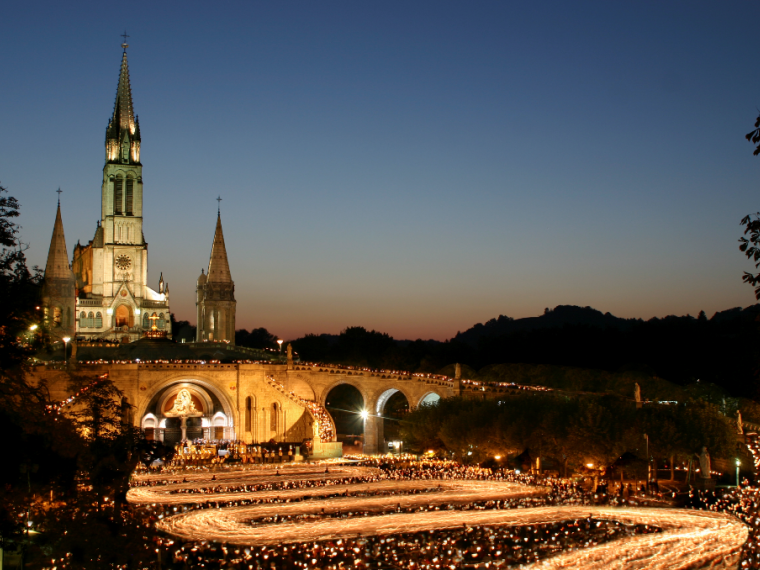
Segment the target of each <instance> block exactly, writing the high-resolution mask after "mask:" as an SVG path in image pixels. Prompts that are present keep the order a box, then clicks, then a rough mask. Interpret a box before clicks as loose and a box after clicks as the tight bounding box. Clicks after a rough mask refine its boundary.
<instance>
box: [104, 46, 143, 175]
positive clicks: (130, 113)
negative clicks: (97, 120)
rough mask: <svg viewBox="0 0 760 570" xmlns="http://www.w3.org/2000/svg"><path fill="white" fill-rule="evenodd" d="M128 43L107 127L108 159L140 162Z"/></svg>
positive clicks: (137, 123) (133, 162)
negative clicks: (111, 114)
mask: <svg viewBox="0 0 760 570" xmlns="http://www.w3.org/2000/svg"><path fill="white" fill-rule="evenodd" d="M126 46H127V44H126V43H125V44H122V47H124V53H123V54H122V56H121V70H120V72H119V84H118V86H117V87H116V102H115V103H114V107H113V116H112V117H111V119H110V120H109V122H108V128H107V129H106V160H107V161H108V162H117V163H122V164H139V163H140V125H139V122H138V120H137V117H136V116H135V114H134V107H133V105H132V87H131V86H130V83H129V63H128V62H127V48H126Z"/></svg>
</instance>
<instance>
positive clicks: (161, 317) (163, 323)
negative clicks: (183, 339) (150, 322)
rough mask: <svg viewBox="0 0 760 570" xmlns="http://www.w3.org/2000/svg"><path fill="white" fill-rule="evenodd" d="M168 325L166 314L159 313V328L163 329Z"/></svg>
mask: <svg viewBox="0 0 760 570" xmlns="http://www.w3.org/2000/svg"><path fill="white" fill-rule="evenodd" d="M165 326H166V319H164V314H163V313H159V314H158V328H160V329H163V328H164V327H165Z"/></svg>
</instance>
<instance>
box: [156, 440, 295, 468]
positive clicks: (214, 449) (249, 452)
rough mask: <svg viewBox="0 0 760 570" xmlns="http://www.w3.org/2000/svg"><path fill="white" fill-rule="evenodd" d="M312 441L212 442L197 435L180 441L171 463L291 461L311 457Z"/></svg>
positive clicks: (214, 463)
mask: <svg viewBox="0 0 760 570" xmlns="http://www.w3.org/2000/svg"><path fill="white" fill-rule="evenodd" d="M308 445H309V444H308V442H304V443H302V444H301V445H299V446H296V445H295V444H293V443H285V444H278V443H274V442H269V443H264V444H262V443H259V444H250V443H245V442H244V441H229V440H219V441H213V442H212V441H208V440H205V439H195V440H191V441H187V442H179V443H177V445H176V446H175V448H174V457H173V459H172V460H171V462H170V467H184V466H199V465H222V464H225V463H226V464H230V463H242V464H249V463H250V464H270V463H290V462H293V461H295V459H296V456H297V455H302V456H303V455H306V456H307V457H308Z"/></svg>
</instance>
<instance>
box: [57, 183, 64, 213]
mask: <svg viewBox="0 0 760 570" xmlns="http://www.w3.org/2000/svg"><path fill="white" fill-rule="evenodd" d="M61 192H63V190H61V187H60V186H59V187H58V190H56V193H57V194H58V207H59V208H60V207H61Z"/></svg>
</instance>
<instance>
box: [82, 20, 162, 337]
mask: <svg viewBox="0 0 760 570" xmlns="http://www.w3.org/2000/svg"><path fill="white" fill-rule="evenodd" d="M128 37H129V36H127V35H126V32H125V33H124V43H122V44H121V47H122V49H123V50H124V51H123V53H122V56H121V67H120V70H119V82H118V84H117V87H116V101H115V102H114V108H113V114H112V115H111V117H110V118H109V120H108V127H107V128H106V140H105V151H106V153H105V154H106V156H105V165H104V166H103V182H102V186H101V203H100V208H101V215H100V222H99V223H98V227H97V229H96V231H95V237H94V238H93V240H92V241H91V242H90V243H89V244H88V245H86V246H84V247H82V246H77V248H76V249H75V251H74V270H75V273H76V278H77V284H78V286H79V287H80V289H79V295H78V298H77V313H78V317H79V324H78V327H77V334H78V336H83V337H85V338H91V339H96V338H108V339H112V340H119V341H120V342H132V341H135V340H138V339H139V338H141V337H142V336H144V335H145V334H146V333H147V332H148V331H151V332H152V333H153V334H156V329H158V330H160V331H161V334H165V335H166V336H171V324H170V323H171V314H170V312H169V288H168V285H167V284H166V283H165V282H164V281H163V275H162V277H161V281H160V282H159V287H158V288H159V290H158V291H154V290H153V289H151V288H150V287H148V244H147V243H146V242H145V238H144V236H143V178H142V163H141V162H140V145H141V142H142V138H141V136H140V122H139V120H138V118H137V116H136V115H135V113H134V106H133V104H132V87H131V85H130V79H129V64H128V62H127V48H128V47H129V45H128V44H127V43H126V39H127V38H128Z"/></svg>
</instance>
